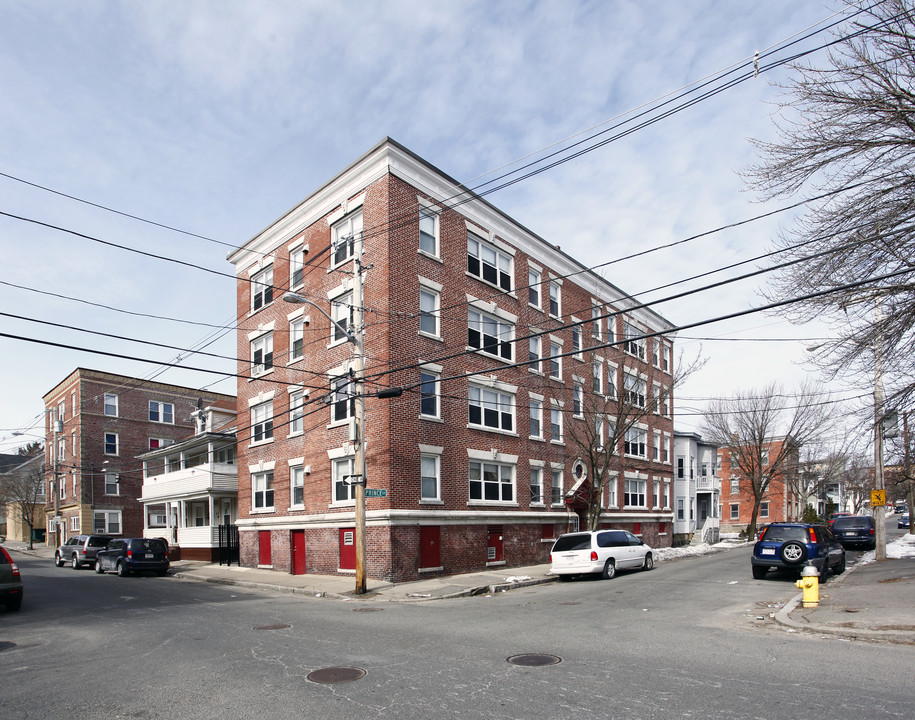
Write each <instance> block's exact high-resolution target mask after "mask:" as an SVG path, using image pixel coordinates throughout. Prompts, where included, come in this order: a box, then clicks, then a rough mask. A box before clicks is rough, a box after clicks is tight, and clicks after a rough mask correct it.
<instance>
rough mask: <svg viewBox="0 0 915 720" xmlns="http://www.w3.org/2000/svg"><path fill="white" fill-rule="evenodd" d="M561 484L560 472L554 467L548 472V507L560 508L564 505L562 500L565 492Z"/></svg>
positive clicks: (561, 476)
mask: <svg viewBox="0 0 915 720" xmlns="http://www.w3.org/2000/svg"><path fill="white" fill-rule="evenodd" d="M563 482H564V481H563V474H562V470H560V469H559V468H555V467H554V468H553V469H552V470H551V471H550V505H559V506H562V505H564V504H565V503H564V502H563V499H562V494H563V492H564V490H565V489H564V487H563Z"/></svg>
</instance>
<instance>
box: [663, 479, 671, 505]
mask: <svg viewBox="0 0 915 720" xmlns="http://www.w3.org/2000/svg"><path fill="white" fill-rule="evenodd" d="M662 500H663V501H664V509H665V510H666V509H667V508H669V507H670V482H668V481H667V480H665V481H664V495H663V497H662Z"/></svg>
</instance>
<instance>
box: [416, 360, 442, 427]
mask: <svg viewBox="0 0 915 720" xmlns="http://www.w3.org/2000/svg"><path fill="white" fill-rule="evenodd" d="M439 377H440V376H439V374H438V373H434V372H431V371H429V370H423V371H421V372H420V373H419V414H420V415H422V416H424V417H432V418H437V417H439V410H438V408H439V402H438V388H439V385H438V381H439Z"/></svg>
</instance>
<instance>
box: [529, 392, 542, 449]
mask: <svg viewBox="0 0 915 720" xmlns="http://www.w3.org/2000/svg"><path fill="white" fill-rule="evenodd" d="M530 412H531V428H530V430H531V437H532V438H538V439H539V438H542V437H543V402H542V401H541V400H539V399H537V398H531V403H530Z"/></svg>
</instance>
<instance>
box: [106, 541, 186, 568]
mask: <svg viewBox="0 0 915 720" xmlns="http://www.w3.org/2000/svg"><path fill="white" fill-rule="evenodd" d="M168 567H169V562H168V544H167V543H166V542H165V540H162V539H161V538H124V539H122V540H121V539H119V540H112V541H111V542H110V543H108V547H106V548H105V549H104V550H100V551H99V553H98V555H97V556H96V558H95V572H97V573H99V574H101V573H104V572H105V571H106V570H114V571H115V572H116V573H117V574H118V575H120V576H121V577H124V576H126V575H129V574H130V573H132V572H142V571H144V570H145V571H150V572H155V573H158V574H159V575H165V573H166V571H167V570H168Z"/></svg>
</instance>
